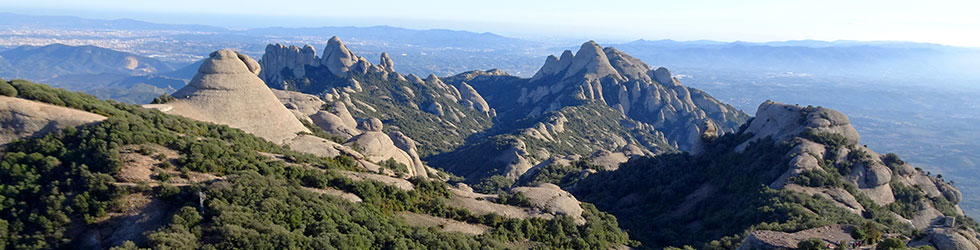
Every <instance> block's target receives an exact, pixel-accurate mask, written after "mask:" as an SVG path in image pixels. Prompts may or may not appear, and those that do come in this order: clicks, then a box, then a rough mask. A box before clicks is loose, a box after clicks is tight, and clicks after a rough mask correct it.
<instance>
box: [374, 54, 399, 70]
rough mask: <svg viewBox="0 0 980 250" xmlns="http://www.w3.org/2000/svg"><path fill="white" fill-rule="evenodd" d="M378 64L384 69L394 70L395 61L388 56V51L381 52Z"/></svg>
mask: <svg viewBox="0 0 980 250" xmlns="http://www.w3.org/2000/svg"><path fill="white" fill-rule="evenodd" d="M378 64H379V65H378V66H381V68H382V69H384V71H387V72H395V62H394V61H392V60H391V57H390V56H388V52H381V61H380V63H378Z"/></svg>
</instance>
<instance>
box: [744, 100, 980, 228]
mask: <svg viewBox="0 0 980 250" xmlns="http://www.w3.org/2000/svg"><path fill="white" fill-rule="evenodd" d="M743 133H746V135H751V137H749V139H747V140H746V141H745V142H743V143H741V144H740V145H738V146H737V147H736V148H735V149H736V151H743V150H745V149H746V147H747V146H748V145H749V144H750V143H753V142H756V141H759V140H763V139H765V138H769V139H772V140H773V141H774V142H776V143H777V144H784V145H790V146H792V148H791V149H790V150H789V151H788V152H787V153H786V159H789V160H788V164H789V166H788V170H787V171H786V172H784V173H783V174H782V175H781V176H779V177H778V178H776V180H775V181H773V182H772V183H771V184H770V185H769V187H771V188H776V189H780V188H785V189H788V190H793V191H798V192H803V193H807V194H811V195H819V196H823V197H825V198H828V199H829V200H831V201H834V202H835V204H836V205H838V206H839V207H842V208H844V209H846V210H848V211H851V212H853V213H855V214H862V212H863V211H864V209H865V208H864V207H863V206H862V205H861V204H860V203H858V202H857V199H856V196H858V195H864V196H865V197H867V198H870V200H871V201H873V202H874V203H875V204H877V205H879V206H885V205H888V204H891V203H893V202H895V196H896V194H895V190H892V187H893V186H894V185H903V186H905V187H913V188H915V189H918V190H921V191H922V193H923V194H925V196H926V197H942V198H946V199H947V200H949V201H951V202H953V204H957V203H959V201H960V199H961V194H960V192H959V190H957V189H956V188H955V187H953V186H952V185H950V184H949V183H947V182H945V181H943V180H942V179H939V178H937V177H933V176H929V175H928V174H926V173H923V172H922V171H921V170H916V169H915V168H913V167H912V166H910V165H908V164H907V163H905V162H902V161H901V160H899V159H897V156H894V155H892V156H883V155H880V154H878V153H877V152H874V151H872V150H871V149H869V148H867V147H865V146H862V145H860V144H859V143H860V135H859V134H858V133H857V131H856V130H855V129H854V128H853V127H852V126H851V125H850V122H849V119H848V117H847V116H845V115H844V114H842V113H840V112H837V111H834V110H831V109H827V108H823V107H801V106H798V105H788V104H781V103H776V102H772V101H767V102H765V103H763V104H762V105H760V106H759V109H758V113H757V114H756V117H755V118H754V119H753V120H752V122H750V123H749V124H748V127H747V128H746V130H745V131H744V132H743ZM828 169H831V170H829V171H839V173H840V174H842V175H843V176H842V177H843V180H844V181H846V182H849V183H850V185H853V187H856V189H855V190H854V191H856V193H852V192H848V191H846V190H844V189H843V188H840V187H816V186H805V185H800V184H797V183H795V181H794V178H795V177H797V176H799V175H800V174H802V173H804V172H806V171H815V172H822V171H828ZM916 202H917V203H916V204H913V205H911V206H913V207H916V208H918V210H917V211H915V212H914V214H912V215H911V217H909V218H903V220H905V221H906V222H907V223H909V224H910V225H912V226H913V227H914V228H917V229H927V228H931V227H934V226H936V225H937V224H938V223H941V222H942V218H943V217H944V216H945V215H943V213H942V212H940V211H939V210H937V209H936V208H934V206H933V205H932V204H931V201H928V200H920V201H916ZM955 212H956V213H958V214H959V215H962V211H959V210H958V208H957V210H956V211H955ZM896 216H898V215H897V214H896ZM898 217H900V216H898Z"/></svg>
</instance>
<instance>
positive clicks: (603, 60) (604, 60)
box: [564, 41, 625, 81]
mask: <svg viewBox="0 0 980 250" xmlns="http://www.w3.org/2000/svg"><path fill="white" fill-rule="evenodd" d="M564 71H565V76H564V78H570V77H573V76H575V75H578V74H580V73H582V74H585V77H586V78H588V79H593V80H595V79H600V78H603V77H606V76H611V77H612V78H613V79H616V80H621V81H623V80H625V79H624V78H623V76H622V75H620V74H619V71H617V70H616V69H615V68H613V66H612V64H610V63H609V58H608V57H607V56H606V53H605V52H603V50H602V46H599V44H598V43H596V42H595V41H588V42H585V43H584V44H582V46H581V47H580V48H579V50H578V52H577V53H575V56H574V57H573V58H572V61H571V64H569V65H568V68H567V69H565V70H564Z"/></svg>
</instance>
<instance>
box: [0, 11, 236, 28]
mask: <svg viewBox="0 0 980 250" xmlns="http://www.w3.org/2000/svg"><path fill="white" fill-rule="evenodd" d="M0 18H2V19H3V20H4V21H3V23H0V27H3V28H35V29H66V30H86V29H98V30H179V31H198V32H224V31H228V30H227V29H225V28H219V27H214V26H208V25H194V24H160V23H151V22H144V21H138V20H133V19H115V20H105V19H91V18H81V17H75V16H36V15H23V14H16V13H10V12H0Z"/></svg>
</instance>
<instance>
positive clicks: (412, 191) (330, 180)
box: [0, 50, 629, 249]
mask: <svg viewBox="0 0 980 250" xmlns="http://www.w3.org/2000/svg"><path fill="white" fill-rule="evenodd" d="M258 65H259V64H258V63H257V62H255V61H254V60H252V59H250V58H249V57H247V56H244V55H243V54H240V53H238V52H234V51H230V50H222V51H216V52H214V53H212V54H211V56H210V57H209V58H208V59H206V60H205V61H204V63H203V64H202V66H201V68H200V69H199V71H198V74H197V75H196V76H195V79H194V80H193V81H192V82H191V83H190V84H188V86H187V87H184V88H182V89H181V90H180V91H178V92H177V95H178V96H177V98H161V99H162V100H158V102H162V103H163V104H154V105H152V106H149V107H150V108H143V107H140V106H135V105H130V104H124V103H118V102H109V101H101V100H98V99H96V98H95V97H93V96H90V95H86V94H81V93H75V92H69V91H65V90H63V89H56V88H52V87H48V86H45V85H41V84H35V83H31V82H27V81H21V80H16V81H11V82H3V84H0V90H2V93H3V95H4V96H0V100H2V101H3V102H4V103H7V104H9V105H4V106H3V107H4V108H5V110H4V112H9V113H12V114H13V115H12V116H5V117H4V119H6V120H5V124H11V123H8V120H9V121H13V122H21V123H22V124H35V122H33V121H41V120H42V118H43V117H41V116H42V115H46V114H47V115H52V116H50V118H52V119H49V120H50V121H51V122H49V123H48V124H49V125H52V126H51V128H46V129H47V130H45V131H43V132H40V133H34V134H24V133H19V134H16V136H17V137H15V138H7V137H5V139H12V141H9V142H8V143H6V144H5V145H4V146H3V148H2V151H0V162H2V164H0V179H3V180H4V182H3V183H4V186H5V187H7V188H5V191H4V192H2V193H0V198H2V200H5V201H8V202H9V204H8V205H5V206H3V207H0V225H2V226H3V229H4V230H3V234H2V237H0V239H2V240H0V247H2V248H16V249H52V248H84V249H109V248H116V249H118V248H123V249H135V248H138V247H148V248H166V249H175V248H180V249H191V248H215V249H235V248H247V249H252V248H263V247H276V248H280V247H282V248H288V247H293V248H345V247H350V248H353V249H366V248H393V249H407V248H428V247H431V248H440V249H473V248H480V249H505V248H507V249H514V248H518V249H541V248H552V249H554V248H578V249H611V248H617V247H624V244H627V243H629V238H628V236H627V235H626V233H625V232H623V231H622V230H620V229H619V228H618V226H617V224H616V220H615V219H614V218H612V217H611V216H610V215H608V214H605V213H602V212H599V211H597V210H595V208H594V207H592V206H590V205H588V204H580V203H579V202H578V201H577V200H575V199H574V197H571V195H570V194H568V193H567V192H565V191H562V190H560V189H558V188H557V186H553V185H551V186H549V185H542V186H539V187H527V188H522V189H517V190H514V191H512V193H509V194H507V196H503V195H502V196H501V197H496V196H493V195H484V194H476V193H473V192H472V191H469V190H468V189H467V188H466V186H465V185H459V186H450V185H449V184H447V183H446V182H445V181H446V179H448V175H447V174H445V173H441V172H432V173H431V175H432V177H426V176H405V175H396V174H395V173H392V170H397V168H399V166H398V164H391V163H382V167H385V169H382V168H381V167H379V166H378V165H374V163H373V162H371V161H369V160H367V158H366V157H364V156H363V155H361V154H360V153H359V152H357V151H356V150H351V151H344V152H343V154H342V155H336V156H333V157H325V156H322V155H320V154H317V153H322V151H316V150H312V151H311V152H314V154H308V153H301V152H297V151H294V150H293V149H300V150H309V149H310V148H301V147H298V146H297V144H291V145H288V146H283V145H281V144H280V143H279V142H278V141H279V140H278V138H280V136H281V134H276V133H273V132H276V131H272V130H273V129H274V127H271V126H262V125H263V124H269V123H278V124H276V125H275V126H280V127H282V128H283V129H284V130H283V131H280V133H282V132H287V133H288V132H292V131H296V130H300V131H298V132H299V134H296V135H294V136H297V137H305V138H311V139H315V136H313V135H310V134H308V133H305V131H302V130H305V129H306V128H297V127H295V125H296V124H297V123H300V122H299V121H297V120H298V117H295V116H294V112H293V111H287V108H286V106H291V107H292V108H293V109H294V111H296V112H297V113H299V112H301V111H300V110H307V109H308V107H297V106H296V105H300V104H304V103H316V102H315V100H311V99H310V98H315V97H310V96H307V95H303V94H299V93H292V92H285V91H276V92H273V91H271V90H269V89H268V88H267V87H265V85H264V84H262V82H261V81H260V80H259V79H258V77H257V75H256V73H258V72H259V71H261V68H260V67H259V66H258ZM221 92H227V93H221ZM270 98H271V100H270ZM277 100H288V102H287V103H288V105H287V104H283V103H279V102H277ZM207 101H210V103H207V104H208V105H209V107H202V106H200V105H199V104H201V103H205V102H207ZM341 103H342V102H341ZM244 104H252V105H253V106H252V107H249V108H254V109H255V110H253V111H250V110H247V109H240V107H243V106H244ZM254 105H263V106H254ZM37 109H41V110H48V111H52V112H54V111H58V110H61V111H62V112H67V113H58V114H49V113H37V112H32V113H31V114H30V115H29V116H23V115H17V114H16V112H21V111H25V110H27V111H29V110H37ZM219 109H225V110H219ZM161 111H165V112H173V113H177V114H180V115H170V114H166V113H165V112H161ZM219 111H223V112H227V113H231V114H236V113H235V112H237V114H239V115H241V116H240V117H241V118H248V119H247V120H241V119H239V120H236V119H235V118H234V117H233V116H217V113H216V112H219ZM189 112H199V113H198V114H202V113H203V114H208V115H215V116H213V117H195V118H198V119H207V121H197V120H193V119H189V118H186V117H183V115H188V114H189ZM249 112H253V113H254V112H263V113H266V114H267V116H266V117H260V118H256V117H251V116H249V115H250V114H253V113H249ZM84 114H87V115H84ZM222 115H227V114H222ZM71 117H76V118H85V117H100V118H101V119H93V120H92V121H88V120H85V119H75V118H71ZM62 118H66V119H62ZM268 118H273V119H268ZM86 119H87V118H86ZM76 120H82V121H83V122H81V123H75V122H73V121H76ZM366 121H367V122H366V123H365V124H364V126H359V129H361V130H363V131H361V132H360V133H361V134H360V135H358V136H362V137H371V138H376V139H377V138H378V136H376V135H378V134H379V133H380V134H381V135H384V134H383V133H381V132H380V130H381V127H380V126H381V125H380V124H379V123H380V122H379V120H378V119H367V120H366ZM219 123H220V124H219ZM248 123H252V124H254V125H257V126H249V124H248ZM229 125H231V126H234V127H241V128H243V129H244V130H242V129H237V128H233V127H229ZM35 127H36V126H31V127H27V129H34V128H35ZM57 128H64V129H61V130H60V131H58V130H57ZM16 129H19V128H10V127H6V126H5V127H4V128H3V132H4V134H8V133H7V132H17V131H20V130H16ZM287 129H288V130H287ZM312 133H318V132H317V131H316V130H313V131H312ZM257 135H258V136H257ZM260 136H261V137H260ZM287 136H288V135H287ZM355 137H356V136H355ZM264 138H270V139H273V140H274V141H269V140H266V139H264ZM372 140H375V139H372ZM324 141H327V140H324ZM306 142H307V144H316V143H311V142H309V140H306ZM396 143H397V142H396ZM330 145H334V144H330V143H329V142H324V144H319V146H320V147H323V146H330ZM365 146H368V145H365ZM368 152H370V150H368V149H365V150H364V153H365V154H368ZM372 167H373V168H372ZM503 197H522V198H520V199H517V198H513V199H515V202H510V203H512V204H508V203H505V202H503V201H504V200H503ZM516 201H519V202H516Z"/></svg>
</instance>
